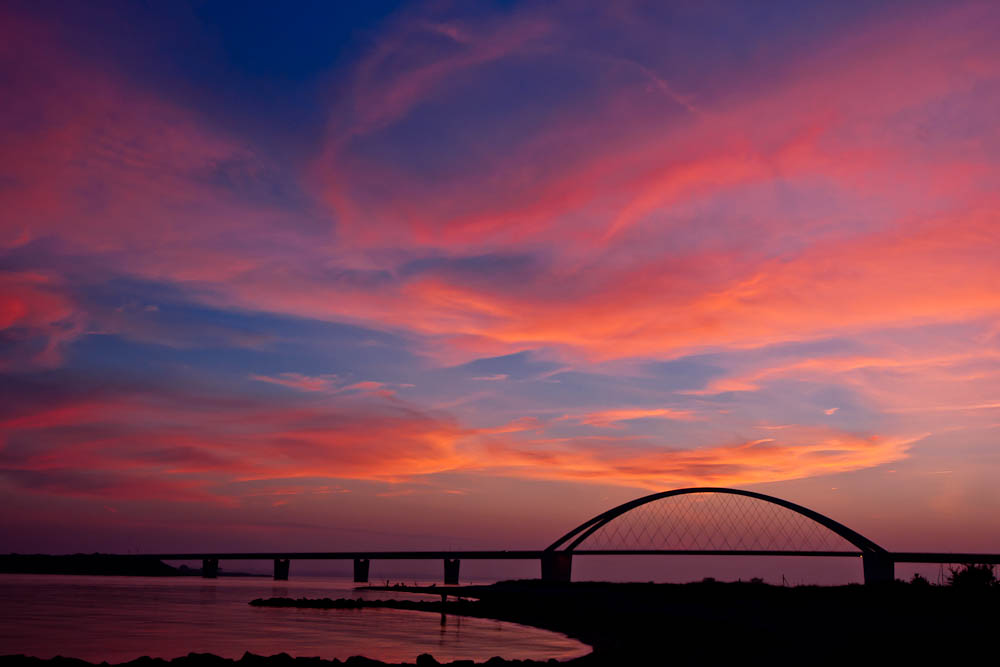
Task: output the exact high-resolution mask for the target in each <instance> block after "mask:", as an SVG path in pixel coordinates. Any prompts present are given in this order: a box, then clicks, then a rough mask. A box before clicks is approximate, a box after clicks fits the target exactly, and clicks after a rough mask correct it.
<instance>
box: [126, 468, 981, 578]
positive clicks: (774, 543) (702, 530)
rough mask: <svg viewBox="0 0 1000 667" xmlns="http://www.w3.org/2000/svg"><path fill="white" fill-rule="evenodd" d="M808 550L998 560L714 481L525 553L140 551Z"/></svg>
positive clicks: (889, 567) (267, 555) (883, 560)
mask: <svg viewBox="0 0 1000 667" xmlns="http://www.w3.org/2000/svg"><path fill="white" fill-rule="evenodd" d="M642 555H660V556H667V555H674V556H677V555H684V556H810V557H826V558H828V557H843V558H861V561H862V566H863V570H864V581H865V583H866V584H876V583H884V582H891V581H893V579H894V577H895V564H896V563H980V564H997V563H1000V554H976V553H947V552H891V551H888V550H886V549H884V548H883V547H881V546H879V545H878V544H876V543H875V542H873V541H872V540H870V539H868V538H867V537H865V536H864V535H861V534H860V533H858V532H856V531H854V530H852V529H850V528H848V527H847V526H845V525H843V524H842V523H839V522H837V521H834V520H833V519H831V518H830V517H827V516H825V515H823V514H820V513H819V512H816V511H814V510H811V509H809V508H807V507H803V506H801V505H797V504H795V503H793V502H790V501H787V500H783V499H781V498H775V497H774V496H768V495H765V494H763V493H756V492H754V491H744V490H741V489H727V488H718V487H695V488H687V489H675V490H673V491H664V492H661V493H654V494H650V495H648V496H643V497H641V498H637V499H635V500H632V501H629V502H626V503H623V504H621V505H618V506H617V507H614V508H612V509H609V510H608V511H606V512H603V513H601V514H598V515H597V516H595V517H592V518H591V519H589V520H588V521H585V522H584V523H582V524H580V525H579V526H577V527H576V528H574V529H573V530H571V531H569V532H568V533H566V534H565V535H563V536H562V537H560V538H559V539H558V540H556V541H555V542H553V543H552V544H550V545H549V546H548V547H547V548H545V549H542V550H538V551H530V550H521V551H505V550H493V551H484V550H458V551H331V552H288V551H281V552H256V553H220V552H212V553H209V552H198V553H169V554H145V555H143V556H142V557H145V558H157V559H160V560H175V561H176V560H200V561H202V576H203V577H207V578H214V577H216V576H218V573H219V561H220V560H273V561H274V578H275V579H278V580H284V579H288V575H289V570H290V564H291V561H292V560H352V561H353V562H354V581H355V582H358V583H361V582H367V581H368V578H369V577H368V573H369V566H370V564H371V561H373V560H429V559H432V560H441V561H443V563H444V583H445V584H457V583H458V577H459V568H460V564H461V561H462V560H537V561H539V563H540V565H541V578H542V579H543V580H545V581H559V582H565V581H570V579H571V576H572V566H573V558H574V557H575V556H642Z"/></svg>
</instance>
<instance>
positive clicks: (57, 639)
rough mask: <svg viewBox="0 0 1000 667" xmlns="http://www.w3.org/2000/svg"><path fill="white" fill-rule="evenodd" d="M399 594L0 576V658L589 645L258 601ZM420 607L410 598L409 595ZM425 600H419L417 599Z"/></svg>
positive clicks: (447, 655) (245, 580)
mask: <svg viewBox="0 0 1000 667" xmlns="http://www.w3.org/2000/svg"><path fill="white" fill-rule="evenodd" d="M272 596H283V597H284V596H287V597H331V598H337V597H351V598H358V597H364V598H368V599H377V598H383V599H387V598H389V597H393V598H396V599H400V598H403V597H407V596H404V595H400V594H396V593H393V594H391V595H390V594H387V593H377V592H362V591H354V590H353V585H352V584H351V583H350V582H349V581H345V580H343V579H325V578H324V579H319V578H305V577H303V578H301V579H299V580H295V579H293V580H291V581H288V582H274V581H271V580H270V579H265V578H249V577H233V578H222V579H215V580H207V579H201V578H197V577H172V578H155V577H89V576H60V575H11V574H0V655H4V654H12V653H24V654H26V655H33V656H38V657H42V658H47V657H52V656H55V655H64V656H71V657H75V658H83V659H85V660H89V661H93V662H100V661H103V660H107V661H109V662H122V661H127V660H132V659H133V658H137V657H139V656H141V655H151V656H154V657H161V658H174V657H177V656H181V655H186V654H187V653H190V652H192V651H194V652H199V653H201V652H207V653H215V654H217V655H222V656H225V657H230V658H239V657H240V656H241V655H243V652H244V651H250V652H252V653H257V654H263V655H273V654H275V653H280V652H282V651H283V652H285V653H289V654H291V655H293V656H320V657H323V658H341V659H344V658H347V657H350V656H352V655H365V656H368V657H370V658H376V659H379V660H385V661H391V662H401V661H409V662H413V661H414V659H415V658H416V656H417V655H419V654H420V653H430V654H432V655H433V656H434V657H435V658H437V659H438V660H441V661H450V660H460V659H472V660H477V661H481V660H486V659H488V658H490V657H492V656H494V655H500V656H503V657H505V658H522V659H523V658H534V659H536V660H547V659H549V658H556V659H559V660H565V659H569V658H572V657H576V656H579V655H583V654H585V653H587V652H589V650H590V649H589V647H587V646H586V645H584V644H581V643H580V642H577V641H575V640H573V639H569V638H568V637H565V636H563V635H560V634H557V633H554V632H548V631H545V630H539V629H537V628H531V627H527V626H523V625H517V624H515V623H503V622H499V621H489V620H484V619H475V618H462V617H459V616H448V617H447V618H446V619H445V621H444V623H443V624H442V619H441V616H440V615H439V614H431V613H425V612H417V611H403V610H392V609H363V610H336V609H330V610H324V609H269V608H258V607H251V606H250V605H248V604H247V602H249V601H250V600H252V599H253V598H257V597H272ZM408 597H409V598H411V599H419V598H420V596H408ZM424 599H426V598H424Z"/></svg>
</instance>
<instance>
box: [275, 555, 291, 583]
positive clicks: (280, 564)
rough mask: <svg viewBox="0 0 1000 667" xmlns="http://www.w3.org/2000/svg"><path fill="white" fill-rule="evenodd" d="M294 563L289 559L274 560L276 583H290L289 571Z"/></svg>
mask: <svg viewBox="0 0 1000 667" xmlns="http://www.w3.org/2000/svg"><path fill="white" fill-rule="evenodd" d="M291 564H292V562H291V561H290V560H288V559H287V558H284V559H282V558H275V559H274V580H275V581H288V569H289V567H291Z"/></svg>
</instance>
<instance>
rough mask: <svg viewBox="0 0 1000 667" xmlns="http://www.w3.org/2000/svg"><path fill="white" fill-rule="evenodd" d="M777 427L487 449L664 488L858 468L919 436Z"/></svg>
mask: <svg viewBox="0 0 1000 667" xmlns="http://www.w3.org/2000/svg"><path fill="white" fill-rule="evenodd" d="M781 433H782V439H781V440H777V439H772V438H768V439H763V440H753V441H748V442H744V443H740V444H735V445H721V446H716V447H703V448H699V449H688V450H666V451H664V450H662V449H660V450H659V451H657V448H655V447H650V448H649V450H646V451H642V450H637V449H636V447H635V445H634V442H633V443H631V444H629V441H608V440H607V439H603V438H600V439H577V440H554V441H548V442H545V443H544V444H542V446H540V447H534V448H530V449H529V448H527V447H524V446H516V445H510V444H507V443H496V442H494V443H491V445H490V446H489V449H490V453H491V455H492V459H493V463H494V466H495V468H493V470H494V471H496V470H503V471H506V472H507V473H508V474H511V475H516V476H527V477H534V478H539V477H541V478H554V479H566V480H582V481H595V482H596V481H600V482H602V483H606V484H608V483H610V484H624V485H628V486H640V487H644V488H649V489H664V488H671V487H682V486H741V485H745V484H754V483H760V482H774V481H781V480H789V479H798V478H803V477H812V476H816V475H826V474H831V473H838V472H846V471H850V470H858V469H861V468H868V467H872V466H877V465H882V464H885V463H889V462H891V461H896V460H899V459H902V458H905V457H906V455H907V450H908V449H909V448H910V446H911V445H912V444H913V443H914V442H915V441H916V440H918V439H919V437H906V438H879V437H875V436H871V437H861V436H858V435H852V434H849V433H841V432H836V431H832V430H829V429H822V428H818V427H811V428H810V427H794V428H793V429H790V430H783V431H781ZM623 445H624V446H623Z"/></svg>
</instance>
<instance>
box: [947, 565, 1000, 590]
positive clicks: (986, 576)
mask: <svg viewBox="0 0 1000 667" xmlns="http://www.w3.org/2000/svg"><path fill="white" fill-rule="evenodd" d="M950 572H951V574H949V575H948V585H949V586H955V587H957V588H972V589H975V588H991V587H994V586H996V585H997V575H996V569H995V567H994V566H993V565H986V564H977V563H967V564H965V565H962V566H961V567H958V568H950Z"/></svg>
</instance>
